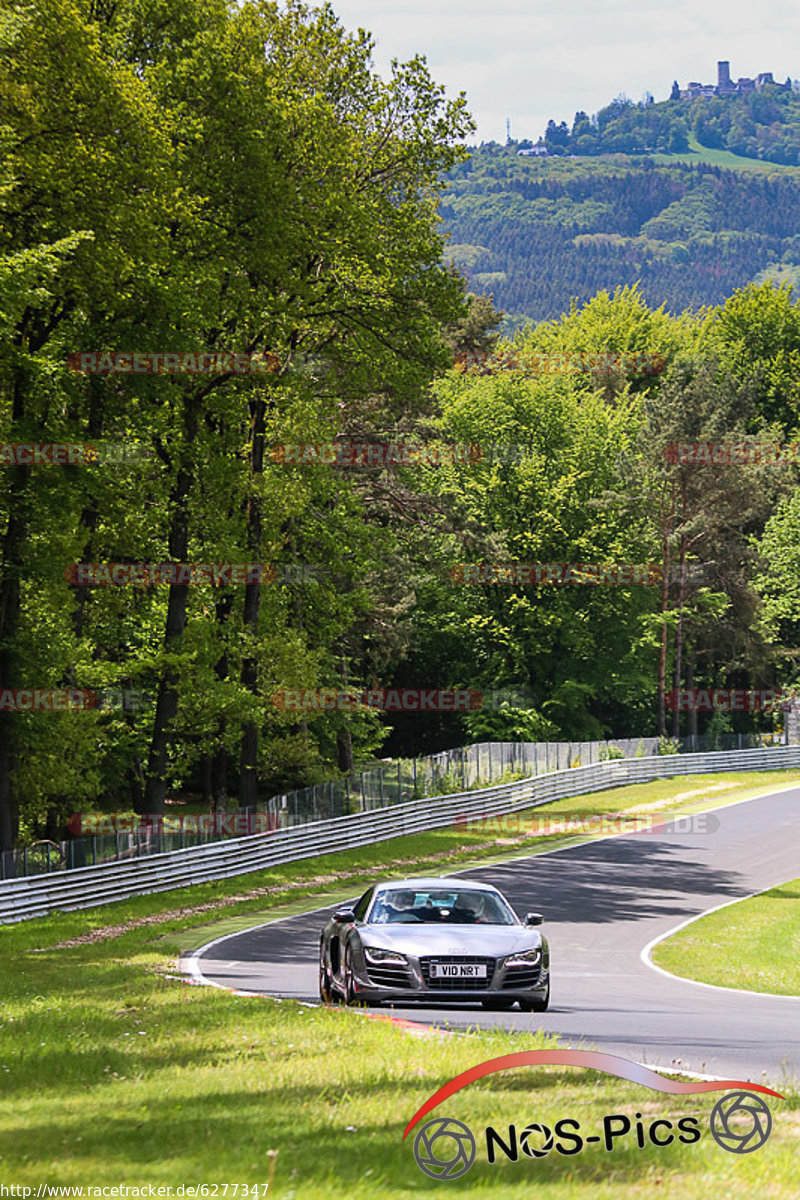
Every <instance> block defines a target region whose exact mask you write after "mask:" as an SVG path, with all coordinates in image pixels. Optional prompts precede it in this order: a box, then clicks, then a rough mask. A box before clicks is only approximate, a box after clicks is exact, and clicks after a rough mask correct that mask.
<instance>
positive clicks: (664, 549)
mask: <svg viewBox="0 0 800 1200" xmlns="http://www.w3.org/2000/svg"><path fill="white" fill-rule="evenodd" d="M674 512H675V489H674V486H673V487H672V492H671V498H670V514H669V518H667V517H666V516H665V513H664V501H663V495H662V502H661V560H662V562H663V564H664V566H663V577H662V580H661V612H662V616H663V614H665V613H666V612H667V611H668V610H669V572H670V564H671V545H670V535H671V533H672V517H673V514H674ZM667 638H668V630H667V622H666V618H664V620H662V623H661V649H660V653H659V656H658V736H659V737H666V733H667V696H666V692H667Z"/></svg>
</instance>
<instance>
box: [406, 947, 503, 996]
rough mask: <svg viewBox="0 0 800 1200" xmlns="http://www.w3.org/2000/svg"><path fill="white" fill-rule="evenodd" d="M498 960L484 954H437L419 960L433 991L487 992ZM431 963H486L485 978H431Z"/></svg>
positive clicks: (424, 976) (429, 986)
mask: <svg viewBox="0 0 800 1200" xmlns="http://www.w3.org/2000/svg"><path fill="white" fill-rule="evenodd" d="M495 962H496V960H495V959H494V958H486V957H485V956H484V955H482V954H461V955H458V954H435V955H430V956H429V957H427V958H421V959H420V960H419V966H420V970H421V971H422V978H423V979H424V980H425V984H426V986H427V987H428V988H430V990H431V991H437V992H485V991H486V989H487V988H488V987H490V986H491V983H492V977H493V975H494V968H495ZM431 963H485V964H486V978H485V979H431Z"/></svg>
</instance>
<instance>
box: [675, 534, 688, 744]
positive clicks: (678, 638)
mask: <svg viewBox="0 0 800 1200" xmlns="http://www.w3.org/2000/svg"><path fill="white" fill-rule="evenodd" d="M685 591H686V538H685V537H682V538H681V548H680V567H679V570H678V623H677V625H676V627H675V669H674V671H673V675H672V680H673V687H674V689H675V708H674V709H673V712H672V736H673V737H674V738H676V737H679V736H680V731H681V712H680V708H679V707H678V703H677V698H678V693H679V692H680V690H681V671H682V667H683V661H682V660H683V601H684V595H685Z"/></svg>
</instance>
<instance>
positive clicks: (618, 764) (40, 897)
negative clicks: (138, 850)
mask: <svg viewBox="0 0 800 1200" xmlns="http://www.w3.org/2000/svg"><path fill="white" fill-rule="evenodd" d="M793 768H796V769H798V770H800V746H778V747H769V748H766V749H759V750H727V751H719V752H713V753H706V754H673V755H665V756H662V757H658V756H657V757H651V758H625V759H615V760H612V761H611V762H605V763H595V764H593V765H592V766H589V767H572V768H570V769H568V770H564V771H553V772H551V773H550V774H549V775H540V776H538V777H534V778H531V779H523V780H520V781H519V782H516V783H507V784H502V785H500V786H498V787H491V788H485V789H484V790H482V791H479V792H458V793H455V794H453V795H449V796H435V797H432V798H430V799H426V800H413V801H410V802H409V803H406V804H394V805H390V806H389V807H387V808H381V809H375V810H372V811H369V812H363V813H355V814H353V815H351V816H345V817H334V818H333V819H331V820H325V821H314V822H312V823H310V824H307V825H301V826H295V827H293V828H289V829H281V830H275V831H274V832H271V833H259V834H253V835H251V836H249V837H241V838H230V839H228V840H227V841H224V842H211V843H208V844H206V845H204V846H193V847H191V848H189V849H186V850H172V851H170V852H169V853H167V854H154V855H152V856H149V857H146V858H140V859H135V860H132V861H129V862H114V863H103V864H101V865H98V866H95V867H83V868H78V869H76V870H71V871H60V872H53V873H51V874H49V875H44V876H41V875H39V876H28V877H26V878H23V879H12V880H7V881H6V882H5V883H0V923H6V924H7V923H9V922H12V921H23V920H25V919H26V918H29V917H38V916H45V915H46V914H47V913H52V912H58V911H68V910H71V909H78V908H93V907H95V906H97V905H100V904H109V903H111V902H113V901H114V900H125V899H127V898H128V897H129V896H139V895H144V894H147V893H149V892H164V891H169V890H171V889H172V888H179V887H188V886H189V885H190V884H193V883H208V882H210V881H211V880H215V879H228V878H230V877H232V876H234V875H244V874H246V873H248V872H250V871H260V870H263V869H264V868H265V867H271V866H275V865H276V864H277V863H285V862H294V861H297V860H299V859H303V858H313V857H314V856H315V855H318V854H329V853H331V852H332V851H336V850H351V849H353V848H354V847H356V846H365V845H368V844H370V843H372V842H380V841H384V840H385V839H387V838H394V837H401V836H402V835H404V834H409V833H421V832H423V831H425V830H429V829H439V828H441V827H442V826H445V825H452V824H453V823H454V822H455V821H458V820H462V819H467V818H470V817H472V818H475V817H483V816H500V815H503V814H506V813H513V812H517V811H520V810H522V809H526V808H534V807H537V806H538V805H540V804H548V803H552V801H554V800H560V799H562V798H565V797H568V796H578V795H582V794H583V793H585V792H599V791H602V790H603V789H604V788H610V787H619V786H622V785H625V784H629V783H646V782H649V781H650V780H653V779H658V778H665V777H669V776H674V775H692V774H695V773H698V772H709V771H759V770H761V771H763V770H770V769H771V770H780V769H793Z"/></svg>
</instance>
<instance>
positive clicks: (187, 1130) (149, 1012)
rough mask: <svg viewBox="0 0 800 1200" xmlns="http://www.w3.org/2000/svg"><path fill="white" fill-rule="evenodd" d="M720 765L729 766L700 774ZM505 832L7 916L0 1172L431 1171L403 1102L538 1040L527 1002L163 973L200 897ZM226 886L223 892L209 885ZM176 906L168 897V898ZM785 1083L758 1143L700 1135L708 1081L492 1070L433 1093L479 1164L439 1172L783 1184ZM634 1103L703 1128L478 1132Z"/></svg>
mask: <svg viewBox="0 0 800 1200" xmlns="http://www.w3.org/2000/svg"><path fill="white" fill-rule="evenodd" d="M793 778H794V780H796V778H797V776H796V774H795V775H794V777H793V776H792V775H791V774H790V773H787V772H780V773H778V772H774V773H769V772H765V773H763V774H760V775H756V774H752V775H747V776H737V777H735V778H734V777H732V776H730V775H727V776H725V775H722V776H718V777H708V776H706V777H697V776H696V777H684V778H681V779H670V780H662V781H658V782H656V783H653V784H646V785H638V786H637V787H633V788H622V789H615V791H614V792H605V793H601V794H599V795H593V796H590V797H582V798H577V799H575V800H571V801H563V802H560V805H552V806H548V811H549V812H551V813H555V812H556V811H558V810H559V809H560V811H562V812H564V813H567V812H570V811H572V812H580V813H586V812H587V811H589V806H590V805H596V806H597V807H596V809H595V811H598V812H613V811H617V812H618V811H622V810H627V811H630V810H631V808H634V807H635V808H640V807H641V806H642V805H649V806H657V808H658V810H659V811H662V810H663V809H664V808H665V807H667V806H670V809H671V811H676V812H677V811H680V810H682V809H685V808H689V807H692V808H695V809H698V808H702V807H704V806H705V807H707V806H708V805H709V804H710V803H713V804H715V805H716V804H719V803H722V802H724V801H726V800H732V799H734V798H736V799H740V798H742V796H745V795H750V794H753V793H754V792H757V791H759V790H760V791H765V790H768V789H769V787H770V786H780V785H781V784H786V783H787V782H790V781H792V779H793ZM719 784H724V785H725V786H724V788H719V787H717V788H716V791H715V790H713V789H714V788H715V785H719ZM730 784H733V787H729V786H728V785H730ZM687 793H688V794H687ZM712 798H713V799H712ZM536 815H537V816H538V815H541V810H539V812H538V813H537V814H536ZM512 840H513V839H512ZM524 840H525V846H524V848H525V850H526V851H528V852H530V850H535V849H537V848H541V845H542V843H541V841H539V842H537V841H536V840H535V839H524ZM514 852H515V847H514V845H511V846H509V845H508V839H507V838H505V839H502V840H501V843H500V844H499V845H498V844H497V839H494V840H492V839H489V838H487V836H486V833H485V832H482V831H475V832H473V833H469V832H465V831H464V830H460V829H449V830H440V831H436V832H434V833H430V834H425V835H419V836H418V837H416V838H398V839H394V840H392V841H390V842H385V843H382V844H380V845H377V846H372V847H365V848H363V849H361V850H359V851H353V852H352V853H351V854H349V855H335V856H333V855H331V856H326V858H324V859H318V860H315V861H313V862H310V863H296V864H291V865H288V866H286V867H282V868H275V869H273V870H272V871H270V872H260V873H258V874H254V875H250V876H245V877H240V878H239V879H236V880H232V881H226V882H225V883H219V884H212V885H204V886H201V887H195V888H191V889H183V890H181V891H176V892H173V893H165V894H163V895H160V896H150V897H142V898H138V899H136V900H131V901H126V902H122V903H120V904H117V905H111V906H107V907H105V908H102V909H95V910H87V911H85V912H78V913H68V914H61V915H57V916H53V917H50V918H47V919H43V920H37V921H32V922H25V923H22V924H20V925H16V926H5V927H3V928H2V929H0V955H2V968H3V969H2V992H1V993H0V994H1V1000H0V1081H1V1083H2V1093H1V1094H0V1183H2V1184H4V1185H9V1184H15V1185H17V1186H34V1187H35V1186H37V1185H38V1184H40V1183H45V1184H50V1185H67V1186H68V1185H78V1186H84V1187H86V1186H88V1185H91V1186H113V1185H115V1184H125V1185H128V1186H147V1185H148V1184H152V1185H154V1186H156V1185H168V1186H171V1187H172V1188H173V1189H175V1188H177V1187H178V1186H179V1185H180V1184H184V1185H200V1184H207V1185H209V1191H208V1195H212V1194H213V1192H212V1191H211V1189H212V1188H213V1187H214V1185H217V1188H218V1191H217V1195H222V1194H223V1193H222V1190H221V1189H222V1186H223V1185H224V1184H226V1183H227V1184H229V1185H233V1184H234V1183H238V1184H239V1185H242V1184H247V1185H248V1186H249V1187H252V1185H254V1184H259V1185H263V1184H264V1183H266V1182H268V1181H269V1180H270V1179H271V1186H270V1195H276V1196H281V1197H286V1198H287V1200H289V1198H293V1200H318V1198H319V1197H324V1196H328V1195H330V1194H331V1193H333V1192H335V1193H337V1194H339V1193H341V1192H342V1191H345V1192H346V1193H347V1195H348V1198H349V1200H367V1198H368V1197H374V1196H381V1197H384V1196H385V1197H392V1198H397V1200H405V1198H411V1197H419V1196H423V1195H427V1194H429V1191H430V1188H431V1186H433V1187H438V1186H439V1185H438V1184H434V1183H433V1181H431V1180H428V1179H427V1178H426V1177H425V1176H424V1175H423V1174H422V1173H421V1172H420V1170H419V1168H418V1167H417V1166H416V1163H415V1162H414V1159H413V1154H412V1149H411V1146H410V1145H409V1144H408V1142H406V1143H404V1142H403V1141H402V1131H403V1129H404V1127H405V1125H406V1123H407V1122H408V1120H409V1119H410V1118H411V1116H412V1114H413V1113H414V1112H415V1111H416V1109H417V1108H418V1107H419V1106H420V1105H421V1104H422V1103H423V1101H424V1100H425V1099H426V1098H427V1097H428V1096H429V1095H430V1094H431V1093H432V1092H433V1091H435V1090H436V1089H437V1088H438V1087H439V1086H441V1085H442V1084H443V1083H444V1082H446V1081H447V1080H448V1079H449V1078H451V1077H452V1076H453V1075H455V1074H457V1073H458V1072H460V1071H463V1070H466V1069H467V1068H468V1067H470V1066H473V1065H475V1064H476V1063H480V1062H482V1061H484V1060H486V1059H488V1058H492V1057H495V1056H496V1055H499V1054H503V1053H507V1052H509V1051H513V1050H520V1049H531V1048H537V1047H541V1046H543V1045H544V1044H545V1040H544V1038H543V1036H542V1035H541V1033H539V1032H537V1025H536V1017H535V1015H534V1014H531V1015H530V1024H529V1028H528V1031H527V1032H526V1033H523V1034H516V1035H511V1034H506V1033H497V1034H495V1033H488V1032H472V1033H469V1034H467V1035H458V1036H456V1035H446V1034H440V1035H432V1036H427V1037H425V1038H421V1037H418V1036H415V1035H414V1034H412V1033H409V1032H408V1031H407V1030H405V1029H401V1028H397V1027H395V1026H393V1025H391V1024H388V1023H386V1022H383V1021H377V1020H371V1019H368V1018H367V1017H365V1016H364V1015H363V1014H360V1013H358V1012H349V1011H346V1010H339V1009H321V1008H308V1007H304V1006H302V1005H299V1004H295V1003H292V1002H283V1003H281V1002H277V1001H269V1000H257V999H251V998H247V997H237V996H233V995H230V994H228V993H226V992H223V991H220V990H219V989H215V988H200V987H194V986H190V985H189V984H187V983H186V982H185V981H183V980H181V979H180V978H178V977H176V970H175V960H176V958H177V956H178V954H179V953H180V952H181V950H182V949H184V948H185V946H186V943H187V938H188V940H189V941H190V942H193V943H194V944H197V943H199V942H201V941H205V940H207V939H208V937H211V936H216V935H217V934H218V932H219V927H214V926H209V925H208V922H209V920H210V919H212V918H215V917H216V918H218V917H220V916H223V915H224V916H225V918H226V920H231V919H233V920H241V921H242V922H243V923H244V924H247V923H248V920H249V921H250V922H253V921H254V914H255V913H256V912H267V913H268V914H270V913H271V915H274V916H277V915H279V913H281V912H283V911H285V909H286V906H287V903H289V904H291V906H292V907H293V908H299V909H301V910H303V909H307V908H310V907H313V906H314V905H315V904H316V903H319V902H321V897H322V896H323V895H326V894H330V893H331V891H332V889H334V888H335V889H338V890H341V891H343V892H344V891H347V889H348V888H349V889H350V890H349V892H348V894H350V895H352V894H353V892H354V890H355V887H354V886H353V885H356V886H357V885H358V884H360V883H361V882H362V880H363V878H365V877H367V876H369V877H371V876H372V875H374V874H376V873H393V872H395V871H396V870H397V869H398V863H399V862H401V861H402V860H403V858H404V856H409V857H410V856H412V855H413V854H416V855H417V856H418V857H417V861H416V864H415V865H416V866H417V867H421V866H423V864H425V863H430V864H431V865H432V864H433V863H436V864H438V866H439V867H440V868H441V869H446V867H447V866H457V865H464V864H465V863H466V862H467V861H489V860H490V858H491V856H492V855H494V856H497V855H498V854H501V853H502V854H503V855H504V856H505V857H508V855H509V853H514ZM516 852H519V850H517V851H516ZM436 856H438V857H436ZM400 869H402V870H405V869H407V868H405V867H403V868H400ZM235 896H239V897H240V899H238V900H236V902H235V903H233V904H228V903H226V902H227V901H229V900H230V899H231V898H232V897H235ZM206 905H207V906H210V907H208V908H205V907H204V906H206ZM180 909H182V910H183V915H177V914H178V911H179V910H180ZM165 913H171V914H172V915H171V916H169V917H165V916H164V914H165ZM145 922H147V923H145ZM110 927H114V929H115V930H116V932H115V933H114V934H113V935H112V934H111V933H110ZM69 941H71V942H72V943H73V944H72V945H67V946H63V948H60V949H59V948H57V947H58V946H59V945H61V944H63V943H65V942H69ZM551 1044H552V1043H551ZM787 1089H788V1090H787V1098H786V1100H784V1101H778V1100H774V1101H773V1100H772V1099H770V1100H769V1104H770V1108H771V1110H772V1113H773V1117H774V1129H773V1133H772V1137H771V1139H770V1141H769V1143H768V1145H767V1146H765V1147H764V1148H763V1149H762V1150H760V1151H758V1152H757V1153H755V1154H752V1155H747V1156H743V1157H739V1156H736V1155H733V1154H730V1153H727V1152H726V1151H724V1150H722V1149H721V1148H719V1147H718V1146H717V1145H716V1144H715V1143H714V1142H713V1140H712V1139H711V1138H710V1136H709V1135H708V1131H707V1117H708V1113H709V1112H710V1110H711V1107H712V1105H713V1103H714V1100H715V1099H716V1098H717V1097H716V1096H715V1095H714V1094H711V1095H706V1096H686V1097H670V1096H663V1095H661V1094H659V1093H657V1092H653V1091H650V1090H649V1089H645V1088H643V1087H637V1086H634V1085H632V1084H628V1083H625V1082H623V1081H620V1080H617V1079H612V1078H610V1077H608V1076H604V1075H600V1074H598V1073H596V1072H592V1071H580V1070H577V1069H573V1068H556V1067H547V1068H545V1067H543V1068H537V1069H530V1068H528V1069H523V1070H516V1071H512V1072H505V1073H503V1074H500V1075H495V1076H492V1077H491V1078H489V1079H486V1080H483V1081H481V1082H480V1083H478V1084H473V1085H471V1086H470V1087H469V1088H467V1089H465V1090H464V1091H462V1092H460V1093H459V1094H458V1095H457V1096H455V1097H453V1098H452V1099H451V1100H450V1101H448V1102H447V1104H446V1105H445V1106H444V1107H443V1108H442V1110H441V1112H442V1114H443V1115H447V1116H450V1117H455V1118H456V1119H458V1120H462V1121H464V1122H466V1123H467V1124H468V1125H469V1126H470V1127H471V1128H472V1129H473V1131H474V1132H475V1133H476V1134H478V1135H479V1151H478V1159H477V1161H476V1163H475V1165H474V1166H473V1168H472V1169H471V1171H470V1172H469V1173H468V1174H466V1175H465V1176H463V1178H461V1179H459V1180H455V1181H452V1182H449V1183H448V1184H447V1185H446V1186H447V1194H448V1195H452V1196H471V1195H476V1196H477V1195H491V1196H492V1197H497V1200H506V1198H508V1200H511V1198H512V1197H513V1198H514V1200H516V1198H519V1200H522V1197H528V1196H530V1195H531V1193H532V1191H533V1190H534V1189H535V1188H536V1187H541V1186H542V1185H545V1186H546V1187H547V1194H548V1196H553V1197H554V1198H556V1200H561V1198H562V1197H563V1198H564V1200H566V1198H570V1200H571V1198H573V1197H584V1196H588V1195H591V1196H592V1197H597V1198H599V1200H605V1198H606V1197H608V1198H609V1200H610V1198H611V1197H612V1196H613V1197H623V1198H625V1200H628V1198H630V1200H634V1198H638V1197H645V1196H649V1195H651V1194H652V1192H653V1191H654V1189H656V1188H657V1189H658V1194H659V1195H662V1196H666V1197H675V1198H677V1197H681V1198H684V1197H687V1198H689V1200H694V1198H695V1197H697V1198H699V1197H701V1196H702V1197H705V1196H707V1195H708V1194H709V1192H721V1191H723V1190H724V1191H726V1192H727V1191H733V1190H734V1189H736V1190H737V1191H738V1192H739V1193H741V1194H744V1195H748V1196H749V1195H759V1196H764V1197H776V1198H777V1197H781V1198H782V1197H790V1196H796V1194H797V1193H796V1173H795V1172H796V1147H797V1138H798V1135H800V1095H798V1093H797V1089H796V1086H795V1085H794V1084H790V1085H787ZM778 1090H784V1089H783V1088H779V1089H778ZM636 1113H642V1114H643V1116H642V1120H643V1121H645V1122H648V1121H649V1120H651V1119H655V1118H657V1117H658V1118H661V1117H663V1118H667V1119H669V1118H670V1117H671V1116H672V1117H673V1118H674V1119H675V1120H677V1118H678V1117H679V1116H690V1115H694V1116H697V1117H698V1118H699V1120H700V1127H701V1128H702V1131H703V1136H702V1137H701V1139H700V1141H699V1142H698V1143H696V1144H694V1145H683V1144H680V1143H677V1142H676V1143H673V1144H672V1145H669V1146H666V1147H663V1148H657V1147H655V1146H653V1145H651V1144H650V1143H649V1142H648V1143H646V1145H645V1148H644V1149H639V1147H638V1145H637V1143H636V1140H635V1138H634V1137H633V1136H631V1137H629V1138H627V1139H625V1142H624V1144H623V1143H622V1142H620V1143H617V1144H616V1146H615V1148H614V1150H613V1151H612V1152H611V1153H608V1152H607V1151H606V1150H605V1149H604V1148H603V1147H602V1145H590V1146H587V1147H586V1148H585V1149H583V1150H582V1151H581V1152H580V1153H579V1154H576V1155H574V1156H570V1157H567V1156H564V1155H561V1154H558V1153H557V1152H556V1151H555V1150H554V1151H553V1152H551V1153H550V1154H548V1155H547V1156H546V1157H544V1158H541V1159H533V1158H526V1157H525V1156H524V1155H522V1156H521V1159H522V1161H520V1162H517V1163H513V1162H506V1161H504V1162H502V1163H498V1164H497V1165H494V1166H492V1165H490V1164H489V1163H488V1162H487V1161H486V1154H485V1149H484V1148H483V1146H482V1145H481V1144H480V1135H481V1131H482V1130H483V1128H484V1127H485V1125H486V1124H492V1125H494V1126H495V1127H496V1128H497V1129H498V1130H500V1131H501V1130H503V1128H504V1127H506V1129H507V1126H508V1124H509V1123H510V1122H514V1123H516V1124H517V1126H518V1127H519V1128H520V1129H521V1128H522V1127H524V1126H525V1125H527V1124H529V1123H530V1122H536V1121H538V1122H544V1123H546V1124H547V1123H549V1124H550V1125H552V1123H553V1122H554V1121H555V1120H558V1119H560V1118H572V1119H577V1120H578V1121H579V1122H580V1124H581V1129H582V1130H584V1131H585V1132H592V1133H599V1132H602V1119H603V1116H604V1115H611V1114H626V1115H628V1116H629V1118H630V1119H631V1121H632V1122H633V1121H634V1120H635V1114H636ZM273 1171H274V1176H271V1172H273ZM442 1186H444V1185H442ZM173 1194H175V1193H173ZM229 1194H231V1193H230V1192H229ZM239 1194H241V1192H240V1193H239ZM259 1195H260V1196H263V1190H262V1191H261V1192H260V1193H259Z"/></svg>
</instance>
